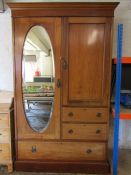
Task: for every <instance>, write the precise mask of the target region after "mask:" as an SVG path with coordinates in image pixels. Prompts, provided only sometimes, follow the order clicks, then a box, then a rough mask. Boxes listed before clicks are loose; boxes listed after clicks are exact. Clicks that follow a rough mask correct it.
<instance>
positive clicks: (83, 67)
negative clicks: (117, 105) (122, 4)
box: [62, 17, 112, 107]
mask: <svg viewBox="0 0 131 175" xmlns="http://www.w3.org/2000/svg"><path fill="white" fill-rule="evenodd" d="M111 25H112V18H105V17H83V18H81V17H69V18H65V19H64V27H63V30H64V34H63V42H64V46H63V55H62V72H63V91H62V93H63V105H64V106H69V105H72V106H105V107H106V106H107V105H108V103H109V95H110V93H109V89H110V76H111V75H110V74H111V47H110V46H111V34H112V32H111V31H112V29H111Z"/></svg>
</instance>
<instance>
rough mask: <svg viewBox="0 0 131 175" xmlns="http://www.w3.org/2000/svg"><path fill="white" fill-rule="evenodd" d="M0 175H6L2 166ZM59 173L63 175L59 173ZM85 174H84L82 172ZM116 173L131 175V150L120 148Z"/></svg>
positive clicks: (40, 174) (17, 174) (48, 174)
mask: <svg viewBox="0 0 131 175" xmlns="http://www.w3.org/2000/svg"><path fill="white" fill-rule="evenodd" d="M0 175H8V173H7V172H6V169H5V168H4V167H1V168H0ZM10 175H57V174H56V173H32V172H31V173H27V172H13V173H10ZM59 175H64V173H60V174H59ZM65 175H80V174H69V173H67V174H65ZM82 175H86V174H82ZM118 175H131V150H120V154H119V170H118Z"/></svg>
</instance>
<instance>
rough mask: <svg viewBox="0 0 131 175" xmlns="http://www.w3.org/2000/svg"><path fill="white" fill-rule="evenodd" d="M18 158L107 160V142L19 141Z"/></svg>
mask: <svg viewBox="0 0 131 175" xmlns="http://www.w3.org/2000/svg"><path fill="white" fill-rule="evenodd" d="M18 159H24V160H26V159H31V160H34V159H37V160H64V161H66V160H67V161H69V160H70V161H71V160H105V159H106V144H105V143H86V142H81V143H78V142H32V141H31V142H19V143H18Z"/></svg>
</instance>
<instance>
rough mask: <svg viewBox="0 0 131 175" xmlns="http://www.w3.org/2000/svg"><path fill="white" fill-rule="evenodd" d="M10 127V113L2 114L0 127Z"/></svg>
mask: <svg viewBox="0 0 131 175" xmlns="http://www.w3.org/2000/svg"><path fill="white" fill-rule="evenodd" d="M7 127H9V118H8V114H0V128H7Z"/></svg>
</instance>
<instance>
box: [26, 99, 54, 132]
mask: <svg viewBox="0 0 131 175" xmlns="http://www.w3.org/2000/svg"><path fill="white" fill-rule="evenodd" d="M51 112H52V104H50V103H38V102H36V103H30V105H29V106H28V107H27V105H25V113H26V117H27V121H28V123H29V125H30V127H31V128H32V129H33V130H34V131H36V132H42V131H43V130H44V129H45V128H46V127H47V126H48V124H49V120H50V117H51Z"/></svg>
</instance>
